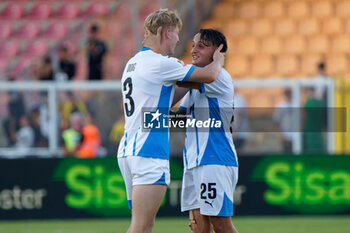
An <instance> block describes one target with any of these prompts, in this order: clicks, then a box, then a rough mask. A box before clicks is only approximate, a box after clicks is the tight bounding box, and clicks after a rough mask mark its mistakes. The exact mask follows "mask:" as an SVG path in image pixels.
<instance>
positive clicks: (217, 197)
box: [181, 165, 238, 217]
mask: <svg viewBox="0 0 350 233" xmlns="http://www.w3.org/2000/svg"><path fill="white" fill-rule="evenodd" d="M237 180H238V167H233V166H224V165H202V166H199V167H196V168H192V169H189V170H185V171H184V176H183V180H182V181H183V182H182V192H181V211H182V212H183V211H188V210H192V209H200V213H201V214H202V215H207V216H220V217H231V216H233V193H234V190H235V188H236V184H237Z"/></svg>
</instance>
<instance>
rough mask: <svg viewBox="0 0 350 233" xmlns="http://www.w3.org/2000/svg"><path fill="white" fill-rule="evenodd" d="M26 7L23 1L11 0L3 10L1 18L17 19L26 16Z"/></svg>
mask: <svg viewBox="0 0 350 233" xmlns="http://www.w3.org/2000/svg"><path fill="white" fill-rule="evenodd" d="M24 13H25V9H24V7H23V4H21V2H9V3H8V4H7V5H6V6H5V7H4V9H3V10H2V12H1V17H0V18H1V19H4V20H16V19H20V18H22V17H23V16H24Z"/></svg>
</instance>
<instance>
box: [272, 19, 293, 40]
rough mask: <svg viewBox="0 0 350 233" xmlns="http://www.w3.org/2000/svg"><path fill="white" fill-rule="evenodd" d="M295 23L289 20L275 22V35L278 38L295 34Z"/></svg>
mask: <svg viewBox="0 0 350 233" xmlns="http://www.w3.org/2000/svg"><path fill="white" fill-rule="evenodd" d="M296 31H297V29H296V23H295V22H294V21H293V20H292V19H289V18H282V19H280V20H277V21H276V22H275V34H276V35H279V36H290V35H294V34H296Z"/></svg>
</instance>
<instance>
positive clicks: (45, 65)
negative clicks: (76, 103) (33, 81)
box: [37, 56, 54, 81]
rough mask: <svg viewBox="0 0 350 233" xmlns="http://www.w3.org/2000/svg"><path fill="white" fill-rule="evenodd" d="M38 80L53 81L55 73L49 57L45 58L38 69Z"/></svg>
mask: <svg viewBox="0 0 350 233" xmlns="http://www.w3.org/2000/svg"><path fill="white" fill-rule="evenodd" d="M37 79H38V80H39V81H53V80H54V73H53V66H52V61H51V58H50V57H49V56H45V57H44V58H43V60H42V62H41V64H40V65H39V67H38V68H37Z"/></svg>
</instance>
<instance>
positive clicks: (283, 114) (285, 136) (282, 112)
mask: <svg viewBox="0 0 350 233" xmlns="http://www.w3.org/2000/svg"><path fill="white" fill-rule="evenodd" d="M294 119H295V118H294V117H293V108H292V91H291V90H290V89H285V90H284V101H282V102H281V103H279V104H277V106H276V109H275V112H274V114H273V121H274V122H275V123H276V124H277V127H278V128H279V130H280V132H282V142H283V150H284V152H287V153H290V152H291V149H292V140H293V134H292V132H293V127H294V124H295V120H294Z"/></svg>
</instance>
